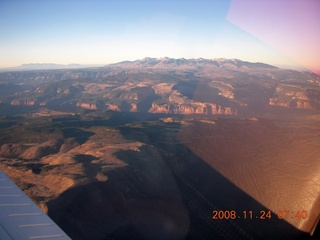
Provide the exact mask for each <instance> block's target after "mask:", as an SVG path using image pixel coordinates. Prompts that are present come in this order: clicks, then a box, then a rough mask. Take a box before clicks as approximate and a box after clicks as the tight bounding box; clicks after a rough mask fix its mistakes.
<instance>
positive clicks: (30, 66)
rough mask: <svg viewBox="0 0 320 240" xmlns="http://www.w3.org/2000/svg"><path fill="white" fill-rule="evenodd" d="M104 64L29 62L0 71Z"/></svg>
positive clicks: (69, 67) (71, 67) (73, 67)
mask: <svg viewBox="0 0 320 240" xmlns="http://www.w3.org/2000/svg"><path fill="white" fill-rule="evenodd" d="M100 66H103V65H88V64H87V65H82V64H77V63H72V64H55V63H27V64H22V65H20V66H17V67H11V68H5V69H0V71H29V70H54V69H77V68H88V67H100Z"/></svg>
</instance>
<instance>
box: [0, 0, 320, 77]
mask: <svg viewBox="0 0 320 240" xmlns="http://www.w3.org/2000/svg"><path fill="white" fill-rule="evenodd" d="M319 14H320V3H319V2H318V1H316V0H309V1H299V0H293V1H288V0H284V1H281V3H277V2H276V1H268V2H265V1H262V0H258V1H254V2H253V1H243V2H241V4H240V1H239V0H225V1H205V0H201V1H191V0H189V1H183V2H182V1H179V0H174V1H145V0H139V1H129V0H122V1H100V0H95V1H74V0H70V1H59V0H58V1H37V0H31V1H17V0H13V1H1V2H0V31H1V33H2V34H1V35H2V36H1V38H0V68H9V67H15V66H19V65H22V64H28V63H55V64H72V63H77V64H85V65H88V64H110V63H115V62H120V61H124V60H137V59H143V58H144V57H156V58H160V57H164V56H168V57H172V58H181V57H183V58H200V57H202V58H207V59H214V58H220V57H224V58H237V59H241V60H244V61H250V62H264V63H268V64H271V65H275V66H280V67H283V66H285V67H290V68H296V69H304V68H307V69H309V70H311V71H314V72H316V73H318V74H319V73H320V69H319V66H320V62H319V58H318V57H317V55H318V54H319V53H320V47H319V46H318V45H319V44H317V43H318V42H320V30H319V29H320V27H319V26H320V21H319V18H318V17H317V16H319Z"/></svg>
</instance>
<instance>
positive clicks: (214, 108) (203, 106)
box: [149, 103, 237, 115]
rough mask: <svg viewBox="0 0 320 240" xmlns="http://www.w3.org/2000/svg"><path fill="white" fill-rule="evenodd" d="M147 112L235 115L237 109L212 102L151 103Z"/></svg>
mask: <svg viewBox="0 0 320 240" xmlns="http://www.w3.org/2000/svg"><path fill="white" fill-rule="evenodd" d="M149 112H151V113H167V114H186V115H189V114H203V115H237V110H236V109H233V108H231V107H222V106H220V105H216V104H213V103H193V104H177V105H174V104H162V105H158V104H156V103H152V107H151V108H150V110H149Z"/></svg>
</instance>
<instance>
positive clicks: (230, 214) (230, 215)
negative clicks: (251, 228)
mask: <svg viewBox="0 0 320 240" xmlns="http://www.w3.org/2000/svg"><path fill="white" fill-rule="evenodd" d="M274 216H275V217H276V218H278V219H286V218H288V217H290V216H291V218H298V219H306V218H307V216H308V213H307V211H305V210H299V211H295V212H293V211H289V210H279V211H278V213H277V214H275V215H274ZM271 218H272V213H271V211H270V210H260V211H259V212H253V211H252V210H250V211H247V210H245V211H242V212H239V211H238V212H237V211H236V210H213V211H212V219H214V220H222V219H231V220H234V219H260V220H267V219H271Z"/></svg>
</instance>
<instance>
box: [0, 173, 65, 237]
mask: <svg viewBox="0 0 320 240" xmlns="http://www.w3.org/2000/svg"><path fill="white" fill-rule="evenodd" d="M0 239H2V240H24V239H26V240H27V239H28V240H31V239H46V240H50V239H54V240H71V238H69V237H68V236H67V235H66V234H65V233H64V232H63V231H62V230H61V228H59V227H58V226H57V225H56V224H55V223H54V222H53V221H52V220H51V219H50V218H49V217H48V216H47V215H46V214H45V213H43V212H42V211H41V209H40V208H39V207H38V206H37V205H36V204H35V203H34V202H32V201H31V199H30V198H29V197H28V196H27V195H26V194H25V193H24V192H23V191H22V190H21V189H20V188H19V187H18V186H17V185H15V184H14V183H13V182H12V181H11V180H10V178H8V177H7V176H6V175H5V174H4V173H3V172H1V171H0Z"/></svg>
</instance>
